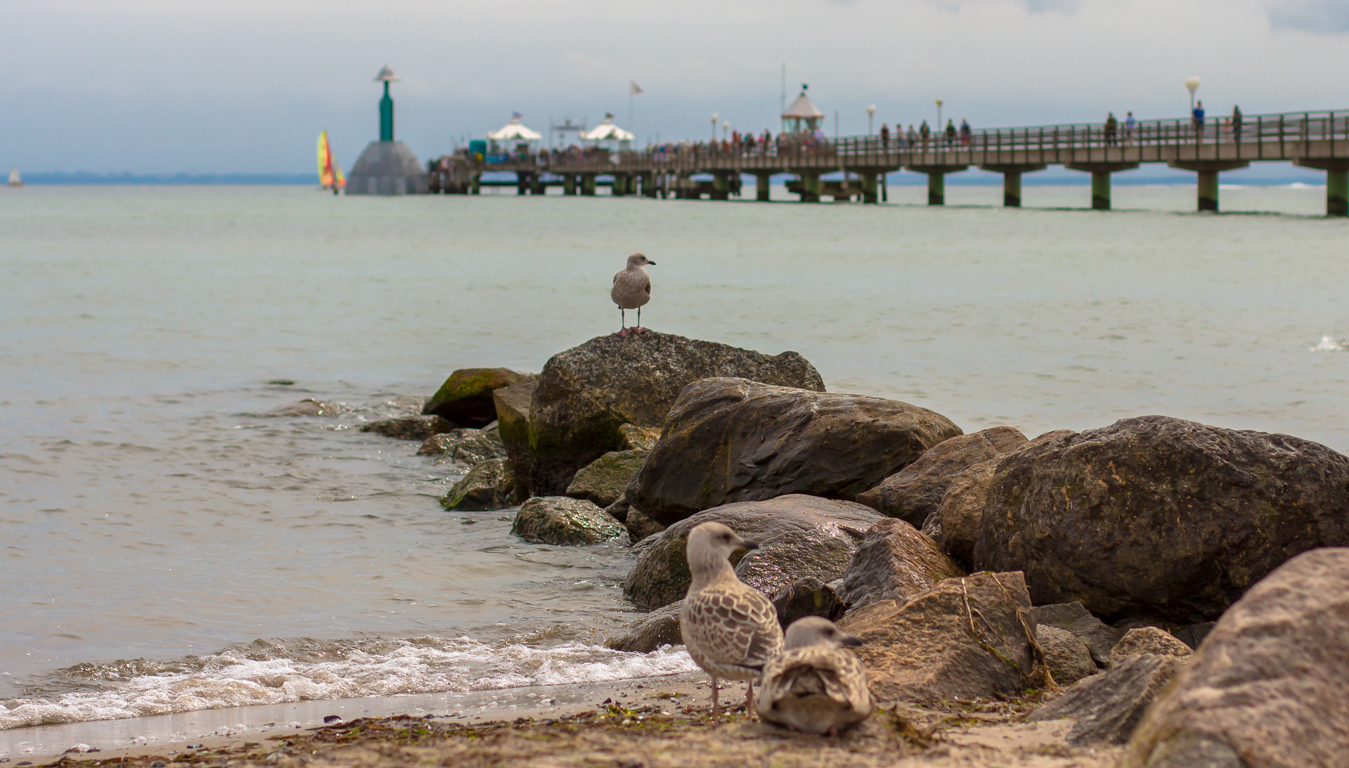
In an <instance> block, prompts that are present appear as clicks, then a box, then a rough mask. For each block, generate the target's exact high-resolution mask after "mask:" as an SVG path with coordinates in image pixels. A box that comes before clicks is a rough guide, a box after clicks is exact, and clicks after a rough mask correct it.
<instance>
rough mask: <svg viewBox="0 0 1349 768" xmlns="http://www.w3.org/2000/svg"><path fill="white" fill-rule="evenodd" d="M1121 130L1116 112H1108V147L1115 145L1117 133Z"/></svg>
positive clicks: (1106, 134) (1106, 137)
mask: <svg viewBox="0 0 1349 768" xmlns="http://www.w3.org/2000/svg"><path fill="white" fill-rule="evenodd" d="M1118 131H1119V121H1118V120H1116V119H1115V113H1114V112H1110V113H1107V114H1106V118H1105V145H1106V146H1107V147H1113V146H1115V135H1116V133H1117V132H1118Z"/></svg>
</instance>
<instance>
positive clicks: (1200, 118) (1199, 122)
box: [1191, 101, 1204, 137]
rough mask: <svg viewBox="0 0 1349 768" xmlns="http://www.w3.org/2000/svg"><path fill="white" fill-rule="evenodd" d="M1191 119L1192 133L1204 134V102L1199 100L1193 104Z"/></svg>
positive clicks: (1196, 134) (1198, 135)
mask: <svg viewBox="0 0 1349 768" xmlns="http://www.w3.org/2000/svg"><path fill="white" fill-rule="evenodd" d="M1191 119H1192V120H1193V121H1194V135H1195V136H1196V137H1202V136H1203V135H1204V102H1202V101H1201V102H1199V103H1198V104H1196V105H1195V108H1194V113H1193V114H1192V115H1191Z"/></svg>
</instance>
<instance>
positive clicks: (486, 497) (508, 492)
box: [440, 459, 516, 511]
mask: <svg viewBox="0 0 1349 768" xmlns="http://www.w3.org/2000/svg"><path fill="white" fill-rule="evenodd" d="M515 501H516V499H515V474H514V473H513V472H511V466H510V460H509V459H490V460H488V461H484V462H483V463H481V464H478V465H477V466H475V467H473V469H470V470H469V471H468V474H467V475H464V477H463V479H461V480H460V481H459V482H457V483H455V484H454V487H452V488H450V492H449V493H447V494H445V497H444V498H443V499H441V500H440V505H441V506H442V507H444V508H445V509H447V510H462V511H484V510H490V509H505V508H507V507H510V506H512V505H513V504H514V503H515Z"/></svg>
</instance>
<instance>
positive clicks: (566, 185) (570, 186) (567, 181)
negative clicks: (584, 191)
mask: <svg viewBox="0 0 1349 768" xmlns="http://www.w3.org/2000/svg"><path fill="white" fill-rule="evenodd" d="M562 194H564V195H574V194H576V176H575V174H571V173H568V174H566V175H565V176H563V177H562Z"/></svg>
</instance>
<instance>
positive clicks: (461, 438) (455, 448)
mask: <svg viewBox="0 0 1349 768" xmlns="http://www.w3.org/2000/svg"><path fill="white" fill-rule="evenodd" d="M417 453H418V454H420V455H423V456H435V457H436V461H435V463H437V464H445V463H453V464H458V465H460V466H463V467H474V466H477V465H478V464H481V463H483V462H484V461H489V460H491V459H502V458H505V457H506V445H505V443H503V442H502V441H501V433H500V432H499V431H498V430H497V428H496V425H495V424H492V425H489V426H487V427H484V428H483V429H455V430H451V431H449V432H445V433H443V434H439V435H432V436H431V437H429V438H427V439H426V442H424V443H422V447H421V448H420V449H418V451H417Z"/></svg>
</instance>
